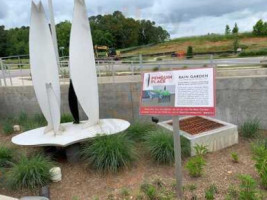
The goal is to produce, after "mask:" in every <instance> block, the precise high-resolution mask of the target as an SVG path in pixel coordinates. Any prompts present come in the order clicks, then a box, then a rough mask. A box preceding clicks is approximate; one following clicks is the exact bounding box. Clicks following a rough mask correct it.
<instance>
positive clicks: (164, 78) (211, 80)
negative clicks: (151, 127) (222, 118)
mask: <svg viewBox="0 0 267 200" xmlns="http://www.w3.org/2000/svg"><path fill="white" fill-rule="evenodd" d="M140 105H141V106H140V114H142V115H169V116H170V115H171V116H175V115H179V116H185V115H200V116H201V115H208V116H214V115H215V75H214V69H213V68H202V69H185V70H176V71H164V72H149V73H144V74H143V89H142V94H141V103H140Z"/></svg>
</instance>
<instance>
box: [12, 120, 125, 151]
mask: <svg viewBox="0 0 267 200" xmlns="http://www.w3.org/2000/svg"><path fill="white" fill-rule="evenodd" d="M61 126H62V127H63V129H64V131H63V132H62V133H61V134H58V135H54V133H53V132H52V131H50V132H48V133H46V134H44V129H45V127H42V128H37V129H34V130H30V131H27V132H24V133H21V134H19V135H17V136H15V137H13V138H12V142H13V143H14V144H17V145H23V146H60V147H66V146H69V145H71V144H75V143H78V142H82V141H85V140H87V139H88V138H93V137H95V136H97V135H98V134H106V135H111V134H116V133H120V132H122V131H124V130H126V129H127V128H128V127H129V126H130V123H129V122H128V121H125V120H121V119H100V121H99V124H97V125H94V126H90V127H86V122H85V121H83V122H81V123H80V124H73V123H72V122H71V123H64V124H61Z"/></svg>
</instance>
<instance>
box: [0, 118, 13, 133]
mask: <svg viewBox="0 0 267 200" xmlns="http://www.w3.org/2000/svg"><path fill="white" fill-rule="evenodd" d="M2 128H3V131H4V134H5V135H10V134H12V133H13V132H14V130H13V124H12V122H11V121H9V120H6V121H4V122H3V123H2Z"/></svg>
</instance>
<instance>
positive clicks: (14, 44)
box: [0, 11, 170, 57]
mask: <svg viewBox="0 0 267 200" xmlns="http://www.w3.org/2000/svg"><path fill="white" fill-rule="evenodd" d="M89 21H90V25H91V32H92V39H93V43H94V45H106V46H108V47H115V48H127V47H132V46H137V45H145V44H150V43H158V42H162V41H164V40H166V39H167V38H169V37H170V35H169V33H168V32H167V31H166V30H164V29H163V28H162V27H160V26H156V24H155V22H153V21H150V20H135V19H133V18H127V17H125V16H124V15H123V13H122V12H120V11H115V12H114V13H113V14H107V15H97V16H92V17H90V18H89ZM70 30H71V23H70V22H69V21H64V22H61V23H59V24H57V25H56V31H57V38H58V47H59V48H60V47H64V55H68V48H69V39H70ZM28 43H29V27H24V26H23V27H21V28H13V29H9V30H6V29H5V27H4V26H0V57H2V56H7V55H10V56H11V55H22V54H29V44H28Z"/></svg>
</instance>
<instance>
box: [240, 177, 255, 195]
mask: <svg viewBox="0 0 267 200" xmlns="http://www.w3.org/2000/svg"><path fill="white" fill-rule="evenodd" d="M239 179H240V181H241V184H240V192H239V199H240V200H257V199H258V198H257V190H256V187H257V184H256V181H255V180H254V179H253V178H252V177H251V176H249V175H245V174H244V175H240V176H239Z"/></svg>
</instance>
